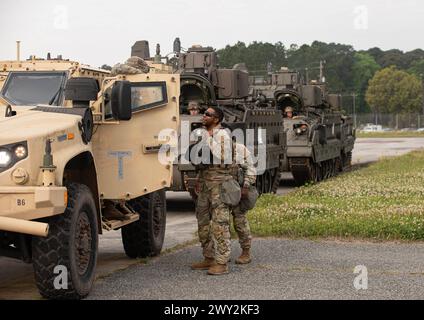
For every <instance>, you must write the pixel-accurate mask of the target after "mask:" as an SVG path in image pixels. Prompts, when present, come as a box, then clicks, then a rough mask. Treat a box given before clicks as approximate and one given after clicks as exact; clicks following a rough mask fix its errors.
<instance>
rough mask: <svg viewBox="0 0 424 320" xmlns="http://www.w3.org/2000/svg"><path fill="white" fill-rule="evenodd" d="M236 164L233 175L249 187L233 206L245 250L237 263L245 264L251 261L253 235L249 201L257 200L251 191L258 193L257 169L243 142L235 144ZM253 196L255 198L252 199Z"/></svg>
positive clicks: (237, 230) (238, 233)
mask: <svg viewBox="0 0 424 320" xmlns="http://www.w3.org/2000/svg"><path fill="white" fill-rule="evenodd" d="M234 150H235V154H234V161H233V162H234V164H233V168H232V175H233V177H234V178H235V179H236V180H238V181H239V183H240V185H241V186H242V187H244V188H248V189H249V194H248V195H247V197H248V198H247V197H243V198H242V199H241V200H240V203H239V204H237V205H236V206H234V207H233V208H232V211H231V213H232V215H233V223H234V229H235V230H236V232H237V235H238V238H239V243H240V247H241V248H242V250H243V252H242V254H241V256H240V257H239V258H238V259H237V260H236V263H239V264H245V263H249V262H250V260H251V259H250V248H251V243H252V236H251V234H250V226H249V222H248V220H247V211H248V210H249V209H250V208H251V205H252V204H250V203H248V202H249V201H255V200H256V198H255V196H254V195H252V194H251V193H253V192H254V193H256V189H255V188H256V187H255V186H254V184H255V181H256V169H255V167H254V164H253V160H252V157H251V154H250V152H249V150H248V149H247V148H246V147H245V146H244V145H243V144H238V143H236V144H235V148H234ZM252 196H253V198H254V199H252Z"/></svg>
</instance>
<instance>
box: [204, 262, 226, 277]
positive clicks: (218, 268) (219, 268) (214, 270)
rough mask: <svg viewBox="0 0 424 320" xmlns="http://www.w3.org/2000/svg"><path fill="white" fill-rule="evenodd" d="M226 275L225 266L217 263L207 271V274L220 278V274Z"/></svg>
mask: <svg viewBox="0 0 424 320" xmlns="http://www.w3.org/2000/svg"><path fill="white" fill-rule="evenodd" d="M227 273H228V265H227V264H220V263H217V264H214V265H213V266H212V267H210V268H209V269H208V274H210V275H212V276H220V275H221V274H227Z"/></svg>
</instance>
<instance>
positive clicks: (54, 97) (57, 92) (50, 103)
mask: <svg viewBox="0 0 424 320" xmlns="http://www.w3.org/2000/svg"><path fill="white" fill-rule="evenodd" d="M60 91H62V86H60V87H59V89H58V90H57V91H56V93H55V94H54V96H53V97H52V98H51V99H50V101H49V106H51V105H52V104H53V102H54V101H55V100H56V98H57V96H58V95H59V93H60Z"/></svg>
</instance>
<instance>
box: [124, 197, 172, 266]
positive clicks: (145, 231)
mask: <svg viewBox="0 0 424 320" xmlns="http://www.w3.org/2000/svg"><path fill="white" fill-rule="evenodd" d="M128 205H129V206H130V207H131V208H132V209H133V210H134V211H136V212H137V213H138V214H139V215H140V219H139V220H138V221H136V222H133V223H131V224H129V225H126V226H124V227H122V229H121V233H122V243H123V245H124V250H125V253H126V254H127V256H128V257H130V258H133V259H135V258H145V257H154V256H157V255H159V254H160V252H161V250H162V246H163V241H164V239H165V227H166V199H165V191H164V190H160V191H156V192H153V193H151V194H149V195H146V196H143V197H139V198H136V199H133V200H131V201H129V202H128Z"/></svg>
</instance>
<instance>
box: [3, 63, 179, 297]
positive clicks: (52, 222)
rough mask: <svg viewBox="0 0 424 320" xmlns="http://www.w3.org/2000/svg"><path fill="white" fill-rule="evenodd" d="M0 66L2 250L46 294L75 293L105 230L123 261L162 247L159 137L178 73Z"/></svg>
mask: <svg viewBox="0 0 424 320" xmlns="http://www.w3.org/2000/svg"><path fill="white" fill-rule="evenodd" d="M0 66H1V70H0V88H1V101H0V123H1V125H0V130H1V132H2V134H1V135H0V255H2V256H8V257H13V258H18V259H22V260H23V261H25V262H28V263H31V262H32V263H33V268H34V273H35V280H36V284H37V287H38V289H39V291H40V293H41V294H42V295H43V296H44V297H47V298H61V299H62V298H72V299H79V298H83V297H85V296H87V295H88V293H89V292H90V289H91V287H92V284H93V281H94V278H95V269H96V261H97V248H98V234H101V233H102V231H108V230H117V229H121V232H122V241H123V245H124V250H125V252H126V254H127V255H128V256H129V257H131V258H136V257H147V256H153V255H157V254H159V252H160V251H161V248H162V245H163V241H164V232H165V222H166V212H165V211H166V204H165V190H166V188H168V187H170V185H171V181H172V170H173V167H172V154H171V153H172V150H173V149H172V141H173V139H172V137H169V136H162V135H161V134H159V133H160V132H161V130H162V129H163V128H169V129H172V130H177V125H178V123H179V107H178V105H179V92H180V82H179V81H180V80H179V75H177V74H167V73H154V72H152V73H148V74H146V73H142V72H140V73H138V74H126V75H125V74H117V75H115V76H111V75H110V73H109V72H108V71H106V70H99V69H94V68H90V67H88V66H85V65H81V64H80V63H78V62H73V61H68V60H63V59H61V58H60V57H59V58H58V59H51V58H50V57H49V59H47V60H43V59H37V58H35V57H31V58H30V59H29V60H26V61H20V59H19V57H18V59H17V60H16V61H2V62H0ZM160 150H162V151H163V150H165V154H167V155H168V156H169V159H171V160H170V161H169V162H168V163H166V162H159V161H158V152H159V151H160ZM61 270H62V271H63V270H65V271H66V272H65V275H66V277H65V280H63V278H62V280H63V281H61V282H60V281H59V283H58V281H55V279H57V277H58V276H60V271H61ZM62 276H63V275H62Z"/></svg>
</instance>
